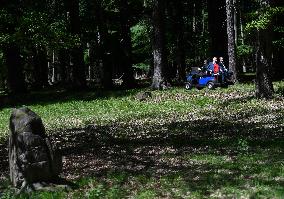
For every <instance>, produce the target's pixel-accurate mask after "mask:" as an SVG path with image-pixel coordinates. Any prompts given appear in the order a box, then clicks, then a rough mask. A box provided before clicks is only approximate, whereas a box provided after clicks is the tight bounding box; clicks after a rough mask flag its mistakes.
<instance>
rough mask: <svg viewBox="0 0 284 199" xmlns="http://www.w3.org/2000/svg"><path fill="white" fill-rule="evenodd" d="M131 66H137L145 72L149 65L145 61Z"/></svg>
mask: <svg viewBox="0 0 284 199" xmlns="http://www.w3.org/2000/svg"><path fill="white" fill-rule="evenodd" d="M133 67H134V68H138V69H140V70H142V71H145V72H146V73H147V72H148V71H149V70H150V66H149V65H148V64H145V63H138V64H135V65H133Z"/></svg>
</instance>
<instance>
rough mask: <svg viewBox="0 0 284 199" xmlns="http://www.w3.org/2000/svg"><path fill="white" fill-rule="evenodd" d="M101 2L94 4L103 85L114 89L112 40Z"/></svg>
mask: <svg viewBox="0 0 284 199" xmlns="http://www.w3.org/2000/svg"><path fill="white" fill-rule="evenodd" d="M101 4H102V2H101V0H96V1H95V2H94V7H95V8H94V10H95V14H96V17H95V18H96V23H97V26H98V34H99V38H98V45H99V57H100V58H101V60H102V64H103V68H102V84H103V87H104V88H105V89H112V88H113V82H112V73H113V71H112V64H111V60H112V58H111V52H110V48H109V46H110V44H109V43H110V42H109V40H110V38H109V35H108V31H107V26H106V23H105V21H104V14H103V8H102V6H101Z"/></svg>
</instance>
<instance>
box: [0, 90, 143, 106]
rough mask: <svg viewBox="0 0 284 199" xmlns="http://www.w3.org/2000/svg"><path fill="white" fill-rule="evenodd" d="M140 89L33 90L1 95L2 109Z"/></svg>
mask: <svg viewBox="0 0 284 199" xmlns="http://www.w3.org/2000/svg"><path fill="white" fill-rule="evenodd" d="M137 92H139V90H137V89H136V90H135V89H132V90H112V91H105V90H96V91H81V92H79V91H76V92H72V91H67V90H47V91H40V92H31V93H27V94H21V95H6V94H1V95H0V110H1V109H2V108H11V107H17V106H22V105H23V104H24V105H26V106H29V105H48V104H54V103H58V102H70V101H78V100H81V101H92V100H95V99H108V98H121V97H125V96H132V95H135V94H136V93H137Z"/></svg>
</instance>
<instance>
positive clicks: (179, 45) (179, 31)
mask: <svg viewBox="0 0 284 199" xmlns="http://www.w3.org/2000/svg"><path fill="white" fill-rule="evenodd" d="M173 3H174V26H173V27H174V34H175V36H176V38H175V40H176V53H175V54H176V64H177V77H178V79H179V81H180V82H183V81H184V80H185V76H186V74H185V50H184V21H183V4H182V3H183V2H182V1H173Z"/></svg>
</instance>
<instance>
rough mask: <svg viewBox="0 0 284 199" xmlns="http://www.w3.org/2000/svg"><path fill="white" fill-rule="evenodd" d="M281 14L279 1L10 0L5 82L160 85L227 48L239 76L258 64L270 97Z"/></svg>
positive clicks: (4, 8)
mask: <svg viewBox="0 0 284 199" xmlns="http://www.w3.org/2000/svg"><path fill="white" fill-rule="evenodd" d="M282 19H283V2H281V1H274V0H270V1H269V0H250V1H243V0H233V1H225V0H222V1H217V0H208V1H205V0H202V1H197V0H191V1H185V0H181V1H173V0H172V1H171V0H167V1H147V0H143V1H142V0H131V1H126V0H112V1H107V0H96V1H89V0H72V1H64V0H50V1H32V0H25V1H16V0H15V1H8V0H3V1H2V3H1V10H0V20H1V21H0V24H1V26H0V27H1V32H0V46H1V49H0V71H1V76H0V88H1V90H3V91H5V92H7V93H14V94H17V93H25V92H27V91H33V90H41V89H44V88H52V87H54V88H56V87H61V88H64V89H70V90H82V89H87V88H93V89H95V88H103V89H112V88H114V87H115V84H116V83H120V84H121V87H122V88H126V89H127V88H134V87H137V83H138V81H137V80H138V79H141V78H148V79H151V80H150V81H151V87H152V88H153V89H161V87H162V85H163V84H165V85H166V84H167V85H169V84H177V85H179V84H182V83H183V82H184V80H185V76H186V73H187V72H188V71H189V70H190V68H191V67H199V66H202V64H203V61H204V60H211V59H212V57H213V56H217V57H220V56H222V57H225V63H226V65H227V66H228V67H229V69H230V70H231V71H233V72H234V81H235V82H239V81H241V80H242V78H241V77H242V74H244V73H246V72H252V73H255V74H256V77H255V78H254V79H256V94H257V95H258V96H259V97H266V98H267V97H269V96H271V95H272V93H273V87H272V80H275V79H281V78H283V76H284V72H283V70H282V68H281V67H282V64H283V46H284V44H283V28H284V27H283V20H282ZM115 80H120V81H115Z"/></svg>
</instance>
